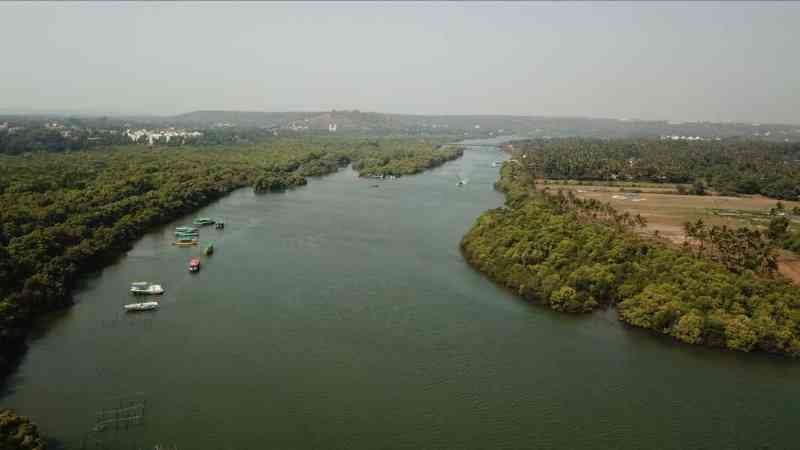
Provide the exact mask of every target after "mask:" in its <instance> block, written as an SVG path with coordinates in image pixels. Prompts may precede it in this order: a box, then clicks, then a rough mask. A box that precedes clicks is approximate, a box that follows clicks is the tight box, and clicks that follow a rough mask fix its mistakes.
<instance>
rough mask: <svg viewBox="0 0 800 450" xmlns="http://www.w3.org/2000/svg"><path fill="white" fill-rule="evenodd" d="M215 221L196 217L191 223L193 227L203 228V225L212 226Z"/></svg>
mask: <svg viewBox="0 0 800 450" xmlns="http://www.w3.org/2000/svg"><path fill="white" fill-rule="evenodd" d="M215 222H216V221H215V220H214V219H211V218H208V217H198V218H197V219H194V220H193V221H192V223H193V224H195V225H200V226H205V225H214V223H215Z"/></svg>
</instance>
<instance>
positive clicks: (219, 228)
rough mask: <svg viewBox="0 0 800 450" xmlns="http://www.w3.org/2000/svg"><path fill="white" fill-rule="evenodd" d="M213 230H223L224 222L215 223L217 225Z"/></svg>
mask: <svg viewBox="0 0 800 450" xmlns="http://www.w3.org/2000/svg"><path fill="white" fill-rule="evenodd" d="M214 228H216V229H218V230H221V229H223V228H225V222H217V224H216V225H215V226H214Z"/></svg>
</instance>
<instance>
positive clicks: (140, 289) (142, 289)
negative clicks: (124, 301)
mask: <svg viewBox="0 0 800 450" xmlns="http://www.w3.org/2000/svg"><path fill="white" fill-rule="evenodd" d="M131 292H132V293H134V294H147V295H159V294H163V293H164V288H163V287H161V285H160V284H150V283H149V282H146V281H139V282H136V283H131Z"/></svg>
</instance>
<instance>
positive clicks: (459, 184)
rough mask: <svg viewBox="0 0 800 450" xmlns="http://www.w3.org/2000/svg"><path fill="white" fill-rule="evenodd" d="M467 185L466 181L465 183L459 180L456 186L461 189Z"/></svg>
mask: <svg viewBox="0 0 800 450" xmlns="http://www.w3.org/2000/svg"><path fill="white" fill-rule="evenodd" d="M465 184H467V182H466V181H464V180H458V183H457V184H456V186H458V187H461V186H463V185H465Z"/></svg>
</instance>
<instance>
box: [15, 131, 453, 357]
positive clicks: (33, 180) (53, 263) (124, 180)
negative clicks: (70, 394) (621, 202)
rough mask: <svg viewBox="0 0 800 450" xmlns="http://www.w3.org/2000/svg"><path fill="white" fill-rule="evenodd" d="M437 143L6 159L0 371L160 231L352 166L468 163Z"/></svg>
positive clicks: (280, 144)
mask: <svg viewBox="0 0 800 450" xmlns="http://www.w3.org/2000/svg"><path fill="white" fill-rule="evenodd" d="M435 144H437V142H432V143H426V142H422V141H417V140H411V139H405V140H404V139H380V140H366V139H347V138H333V137H330V138H314V139H311V138H305V139H282V140H276V141H275V142H273V143H270V144H262V145H257V146H233V147H189V146H184V147H180V148H170V147H155V148H151V149H147V148H143V147H140V146H133V145H129V146H121V147H114V148H110V149H106V150H97V151H81V152H71V153H68V154H64V153H60V154H52V153H44V152H40V153H34V154H31V155H28V156H14V157H9V156H0V223H2V228H0V298H1V299H2V300H1V301H0V370H2V371H3V372H5V371H7V370H8V369H10V368H11V367H12V366H13V361H14V359H15V358H16V357H17V356H18V355H19V354H20V353H21V350H23V348H24V342H25V338H26V336H27V332H28V329H29V328H30V326H31V323H32V320H33V319H34V318H35V317H36V316H37V315H39V314H41V313H44V312H46V311H50V310H53V309H55V308H59V307H63V306H65V305H68V304H69V303H70V301H71V300H70V291H71V289H72V287H73V285H74V284H75V281H76V280H77V278H78V277H79V276H80V275H81V274H84V273H86V272H88V271H91V270H94V269H97V268H100V267H103V266H104V265H105V264H107V263H108V262H109V261H110V260H111V259H113V258H114V257H116V256H118V255H120V254H121V253H123V252H125V251H127V250H128V249H129V248H130V247H131V245H132V243H133V242H134V240H135V239H137V238H138V237H140V236H141V235H142V234H143V233H145V232H146V231H147V230H149V229H150V228H152V227H153V226H155V225H158V224H162V223H165V222H167V221H170V220H172V219H175V218H177V217H179V216H181V215H184V214H187V213H189V212H191V211H193V210H195V209H197V208H199V207H201V206H204V205H206V204H208V203H210V202H211V201H213V200H215V199H218V198H219V197H221V196H223V195H225V194H226V193H228V192H230V191H232V190H234V189H237V188H240V187H244V186H253V187H254V189H255V190H257V191H271V190H281V189H285V188H288V187H291V186H296V185H300V184H305V182H306V181H305V177H306V176H318V175H323V174H325V173H330V172H332V171H335V170H337V169H338V167H340V166H342V165H346V164H348V163H350V162H353V165H354V167H356V168H357V169H358V170H362V171H371V172H370V173H374V171H380V170H394V169H392V168H394V167H412V168H415V170H416V169H419V170H421V168H424V167H432V166H434V165H436V164H440V163H441V162H443V161H445V160H447V159H452V158H455V157H458V156H459V155H460V154H461V149H459V148H455V147H445V148H443V149H438V150H437V149H434V145H435ZM385 168H389V169H385Z"/></svg>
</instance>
